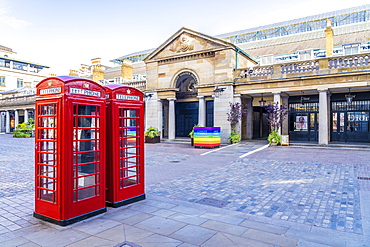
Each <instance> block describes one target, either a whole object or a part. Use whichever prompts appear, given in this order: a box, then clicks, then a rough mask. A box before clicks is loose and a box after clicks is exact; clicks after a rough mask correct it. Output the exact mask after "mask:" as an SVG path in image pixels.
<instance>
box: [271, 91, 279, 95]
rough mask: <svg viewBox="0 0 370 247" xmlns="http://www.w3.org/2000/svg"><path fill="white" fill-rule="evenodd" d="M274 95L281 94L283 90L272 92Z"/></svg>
mask: <svg viewBox="0 0 370 247" xmlns="http://www.w3.org/2000/svg"><path fill="white" fill-rule="evenodd" d="M272 94H273V95H280V94H281V92H272Z"/></svg>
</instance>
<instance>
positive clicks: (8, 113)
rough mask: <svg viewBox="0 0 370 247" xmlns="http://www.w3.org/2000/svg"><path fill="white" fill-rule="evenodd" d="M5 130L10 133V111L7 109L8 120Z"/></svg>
mask: <svg viewBox="0 0 370 247" xmlns="http://www.w3.org/2000/svg"><path fill="white" fill-rule="evenodd" d="M5 121H6V122H5V132H6V133H9V132H10V112H9V111H6V120H5Z"/></svg>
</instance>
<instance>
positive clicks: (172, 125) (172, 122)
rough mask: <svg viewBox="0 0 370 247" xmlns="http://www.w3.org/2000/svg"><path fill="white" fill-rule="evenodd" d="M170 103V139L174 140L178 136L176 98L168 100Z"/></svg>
mask: <svg viewBox="0 0 370 247" xmlns="http://www.w3.org/2000/svg"><path fill="white" fill-rule="evenodd" d="M167 100H168V101H169V110H168V139H169V140H174V139H175V135H176V126H175V100H176V98H170V99H167Z"/></svg>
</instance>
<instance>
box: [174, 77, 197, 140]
mask: <svg viewBox="0 0 370 247" xmlns="http://www.w3.org/2000/svg"><path fill="white" fill-rule="evenodd" d="M197 83H198V79H197V77H196V76H195V74H194V73H192V72H190V71H184V72H181V73H180V74H178V75H177V76H176V78H175V86H176V88H178V89H179V91H178V92H176V107H175V109H176V110H175V111H176V120H175V122H176V133H175V134H176V137H188V134H189V132H190V131H191V130H192V128H193V127H194V125H196V124H198V114H199V113H198V112H199V102H198V99H197V98H196V96H197V91H196V89H195V85H196V84H197Z"/></svg>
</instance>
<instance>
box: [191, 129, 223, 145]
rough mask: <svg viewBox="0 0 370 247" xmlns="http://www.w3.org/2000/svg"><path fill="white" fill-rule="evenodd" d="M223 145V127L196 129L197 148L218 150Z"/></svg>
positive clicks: (195, 142) (195, 143) (195, 140)
mask: <svg viewBox="0 0 370 247" xmlns="http://www.w3.org/2000/svg"><path fill="white" fill-rule="evenodd" d="M220 145H221V127H194V147H195V148H218V147H220Z"/></svg>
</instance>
